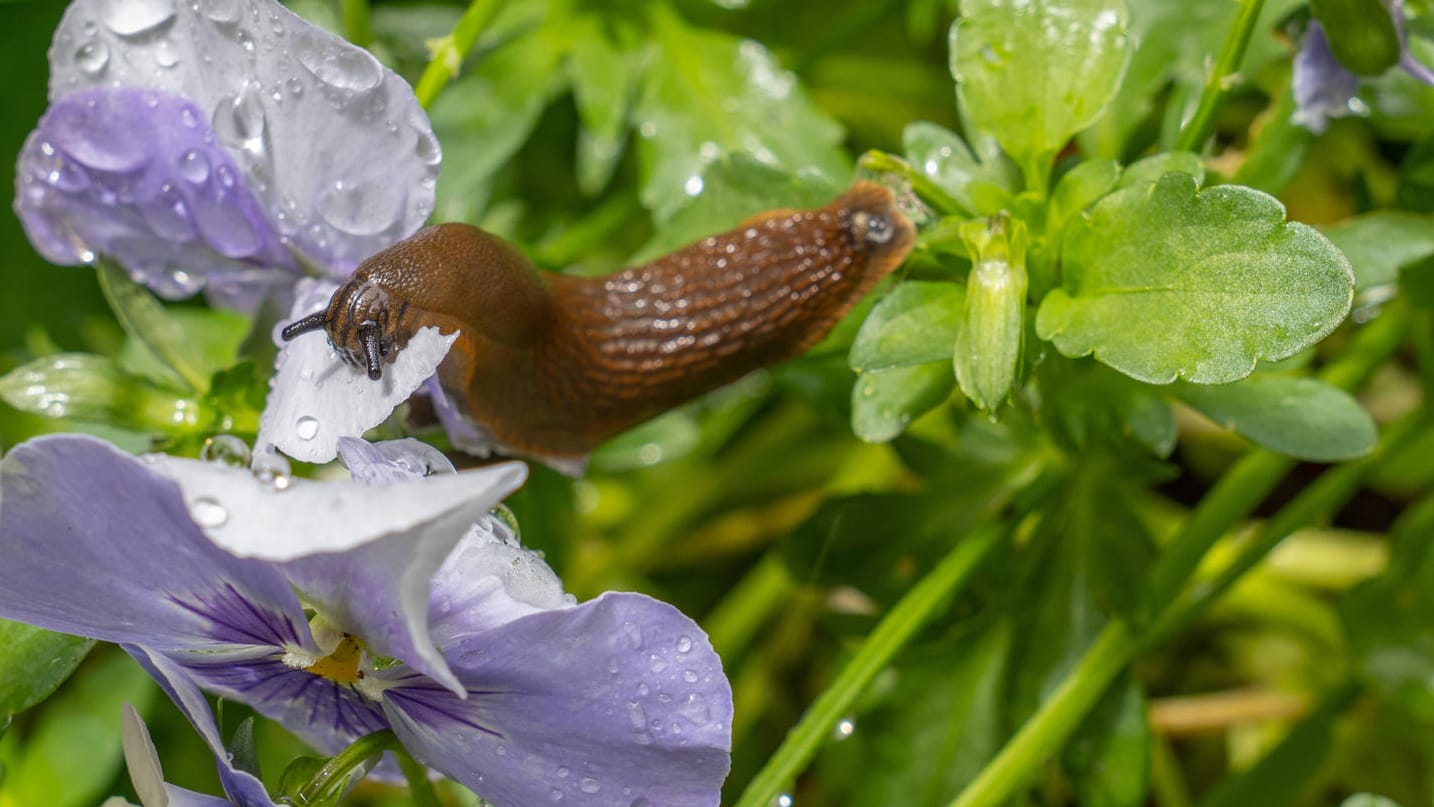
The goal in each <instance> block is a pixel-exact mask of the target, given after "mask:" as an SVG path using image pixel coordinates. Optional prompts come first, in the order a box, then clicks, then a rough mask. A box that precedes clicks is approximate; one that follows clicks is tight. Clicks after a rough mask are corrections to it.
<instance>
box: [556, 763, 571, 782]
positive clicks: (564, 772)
mask: <svg viewBox="0 0 1434 807" xmlns="http://www.w3.org/2000/svg"><path fill="white" fill-rule="evenodd" d="M571 773H572V771H570V770H568V769H567V768H565V767H563V766H562V765H559V766H558V778H559V779H566V778H568V774H571Z"/></svg>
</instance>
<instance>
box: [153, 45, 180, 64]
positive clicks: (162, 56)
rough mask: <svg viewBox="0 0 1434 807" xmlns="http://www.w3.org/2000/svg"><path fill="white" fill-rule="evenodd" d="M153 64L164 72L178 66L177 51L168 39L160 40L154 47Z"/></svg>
mask: <svg viewBox="0 0 1434 807" xmlns="http://www.w3.org/2000/svg"><path fill="white" fill-rule="evenodd" d="M154 63H155V64H157V65H159V66H160V67H163V68H165V69H166V70H167V69H169V68H171V67H174V66H175V65H177V64H179V51H178V49H176V48H175V47H174V43H173V42H170V41H169V40H168V39H162V40H160V42H159V44H158V45H156V46H155V47H154Z"/></svg>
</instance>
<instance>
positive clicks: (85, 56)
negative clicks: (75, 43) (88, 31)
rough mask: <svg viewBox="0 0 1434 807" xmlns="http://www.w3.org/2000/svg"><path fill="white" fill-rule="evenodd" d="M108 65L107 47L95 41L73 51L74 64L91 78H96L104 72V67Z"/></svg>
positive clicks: (108, 50) (108, 51)
mask: <svg viewBox="0 0 1434 807" xmlns="http://www.w3.org/2000/svg"><path fill="white" fill-rule="evenodd" d="M109 63H110V49H109V46H108V45H106V44H105V43H103V42H101V41H100V40H98V39H96V40H94V41H92V42H86V43H85V44H83V45H81V46H80V49H79V50H77V51H75V64H76V65H79V68H80V69H81V70H83V71H85V72H86V73H89V74H90V75H92V76H98V75H99V74H100V73H103V72H104V70H105V65H108V64H109Z"/></svg>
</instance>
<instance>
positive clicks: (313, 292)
mask: <svg viewBox="0 0 1434 807" xmlns="http://www.w3.org/2000/svg"><path fill="white" fill-rule="evenodd" d="M333 288H334V286H333V285H332V284H324V283H317V282H314V281H309V280H305V281H301V282H300V283H299V286H298V289H297V293H296V298H297V299H296V302H295V304H294V309H293V311H292V312H291V315H290V317H289V319H288V320H286V322H293V321H294V320H296V319H299V318H300V317H303V316H305V315H307V314H310V313H313V312H315V311H318V310H320V309H321V308H322V307H323V306H324V305H325V304H327V302H328V297H329V294H331V293H332V289H333ZM457 338H458V332H457V331H454V332H453V333H451V334H448V335H447V336H444V335H442V334H440V333H439V332H438V329H437V328H433V327H428V328H420V329H419V330H418V332H417V333H415V334H414V335H413V338H412V339H410V340H409V342H408V346H407V347H405V348H404V349H403V350H401V351H399V353H398V358H397V359H396V360H395V361H394V362H393V363H392V364H388V365H385V366H384V368H383V377H382V378H380V379H379V380H378V381H374V380H372V379H370V378H369V377H368V375H367V374H365V372H364V371H363V370H361V369H359V368H357V367H350V366H349V365H347V364H345V363H344V362H343V360H342V359H340V358H339V354H338V353H336V352H335V351H334V349H333V348H332V347H331V346H330V345H329V342H328V338H327V337H326V336H325V335H324V333H323V332H322V331H314V332H311V333H306V334H302V335H300V336H299V337H297V338H296V339H294V340H293V341H292V342H287V343H283V346H282V347H281V349H280V350H279V359H278V362H277V366H276V368H275V372H274V377H273V378H272V379H270V381H269V400H268V401H267V402H266V403H265V405H264V414H263V415H262V416H261V417H260V419H259V437H258V440H257V445H258V446H259V447H260V448H261V449H262V448H263V447H264V446H268V445H273V446H275V447H277V448H278V449H279V450H280V451H282V452H284V453H285V454H288V455H289V456H291V457H293V458H295V459H300V460H303V461H305V462H328V461H329V460H332V459H333V458H334V457H335V456H336V455H337V454H338V440H339V438H340V437H360V436H362V435H363V433H364V432H366V431H368V430H369V429H372V428H373V427H374V426H377V425H378V424H380V423H382V422H384V421H385V420H387V419H388V416H389V414H390V413H391V412H393V409H394V407H396V406H398V405H399V404H401V403H403V402H404V401H406V400H408V397H409V396H410V395H412V394H413V391H414V390H416V389H418V388H419V386H421V385H422V384H423V382H424V381H425V380H426V379H428V378H429V377H430V376H432V375H433V374H434V373H435V372H437V370H438V365H439V363H441V362H442V361H443V357H444V356H446V355H448V348H449V346H450V345H452V344H453V341H454V340H455V339H457Z"/></svg>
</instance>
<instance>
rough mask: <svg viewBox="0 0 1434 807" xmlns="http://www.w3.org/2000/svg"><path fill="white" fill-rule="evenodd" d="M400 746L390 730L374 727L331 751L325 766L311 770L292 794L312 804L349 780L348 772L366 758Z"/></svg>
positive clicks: (366, 759)
mask: <svg viewBox="0 0 1434 807" xmlns="http://www.w3.org/2000/svg"><path fill="white" fill-rule="evenodd" d="M401 747H402V746H400V745H399V743H398V737H396V736H394V733H393V732H391V731H376V732H374V733H373V734H366V735H364V736H362V737H360V738H358V739H357V740H354V742H353V744H352V745H350V746H349V747H348V748H345V749H344V750H342V751H340V752H339V753H338V754H336V755H334V757H333V759H330V760H329V761H328V762H326V763H324V767H322V768H320V769H319V772H318V773H316V774H314V777H313V778H312V779H310V780H309V781H308V782H307V783H306V784H305V785H304V786H303V787H301V788H299V792H298V793H296V794H295V797H296V798H297V799H298V802H297V803H298V804H313V803H314V802H315V801H319V800H322V799H325V798H326V797H328V796H330V795H332V794H333V792H334V791H335V790H336V789H337V788H340V787H343V785H344V783H345V782H347V781H348V777H349V774H351V773H353V772H354V770H355V769H357V768H358V767H359V766H360V765H363V764H365V763H367V762H368V761H369V760H372V759H377V758H378V757H379V756H380V755H382V754H383V752H385V751H394V750H397V749H399V748H401Z"/></svg>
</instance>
